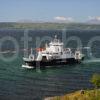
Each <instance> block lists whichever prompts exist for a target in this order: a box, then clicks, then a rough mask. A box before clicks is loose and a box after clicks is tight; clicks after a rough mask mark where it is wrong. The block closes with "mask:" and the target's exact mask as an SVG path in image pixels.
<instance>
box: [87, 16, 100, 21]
mask: <svg viewBox="0 0 100 100" xmlns="http://www.w3.org/2000/svg"><path fill="white" fill-rule="evenodd" d="M88 19H89V20H98V21H100V16H95V17H93V16H88Z"/></svg>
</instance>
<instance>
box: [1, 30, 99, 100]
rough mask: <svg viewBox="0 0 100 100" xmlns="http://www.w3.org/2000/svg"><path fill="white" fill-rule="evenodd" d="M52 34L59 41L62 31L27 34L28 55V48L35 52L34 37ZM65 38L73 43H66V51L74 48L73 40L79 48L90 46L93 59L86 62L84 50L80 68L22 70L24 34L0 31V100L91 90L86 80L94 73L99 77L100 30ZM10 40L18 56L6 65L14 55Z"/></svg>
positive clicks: (74, 32)
mask: <svg viewBox="0 0 100 100" xmlns="http://www.w3.org/2000/svg"><path fill="white" fill-rule="evenodd" d="M55 34H57V35H58V36H59V37H60V38H61V36H62V31H61V30H28V36H29V37H32V41H30V42H29V52H30V48H31V47H33V48H35V45H36V38H37V37H38V38H40V39H41V38H43V37H44V36H47V37H54V35H55ZM65 34H66V40H67V39H69V38H70V37H72V38H73V37H74V40H70V41H69V42H68V44H67V47H71V48H73V49H74V48H76V47H77V42H76V41H75V38H76V37H77V38H79V39H80V40H81V42H82V45H83V47H87V45H88V44H89V43H90V44H91V53H92V55H93V56H94V57H95V58H92V59H91V58H89V56H88V55H87V49H83V52H84V53H85V54H86V57H85V61H84V62H83V63H81V64H80V65H64V66H54V68H46V69H42V70H40V69H36V70H26V69H23V68H22V67H21V65H22V63H23V60H22V57H23V56H24V54H23V52H24V51H23V48H24V42H23V39H22V38H23V37H24V30H20V29H17V30H15V29H13V30H11V29H8V30H7V29H6V30H4V29H0V56H1V57H0V100H42V99H43V98H44V97H48V96H55V95H63V94H66V93H69V92H72V91H76V90H80V89H87V88H91V89H92V88H93V85H92V84H91V83H90V81H89V80H90V78H91V76H92V75H93V74H94V73H100V60H99V58H100V41H99V40H100V39H99V37H100V30H67V31H66V32H65ZM9 36H10V39H8V38H9ZM11 37H12V39H11ZM7 39H8V40H7ZM61 39H62V38H61ZM13 40H15V41H16V43H17V45H18V47H19V48H18V50H19V52H18V55H17V57H16V58H15V59H14V60H12V61H10V60H8V61H7V59H10V58H11V57H12V56H13V55H14V54H16V52H15V51H14V48H15V45H14V43H13ZM91 41H92V42H91ZM47 42H48V41H47ZM43 45H44V42H43V44H42V46H43ZM91 53H90V54H91ZM1 54H2V55H1ZM2 56H3V57H4V59H3V58H2ZM97 58H98V59H97ZM5 59H6V60H5Z"/></svg>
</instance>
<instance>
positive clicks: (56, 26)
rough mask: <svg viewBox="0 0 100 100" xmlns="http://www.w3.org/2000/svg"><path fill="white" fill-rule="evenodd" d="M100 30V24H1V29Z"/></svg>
mask: <svg viewBox="0 0 100 100" xmlns="http://www.w3.org/2000/svg"><path fill="white" fill-rule="evenodd" d="M64 28H66V29H86V30H87V29H100V24H96V25H95V24H86V23H53V22H51V23H50V22H45V23H43V22H40V23H39V22H38V23H30V22H1V23H0V29H64Z"/></svg>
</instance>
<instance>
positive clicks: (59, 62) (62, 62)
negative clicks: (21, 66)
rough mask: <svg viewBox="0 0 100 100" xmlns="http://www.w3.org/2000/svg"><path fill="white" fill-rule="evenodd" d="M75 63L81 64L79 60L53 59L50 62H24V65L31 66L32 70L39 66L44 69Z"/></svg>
mask: <svg viewBox="0 0 100 100" xmlns="http://www.w3.org/2000/svg"><path fill="white" fill-rule="evenodd" d="M82 60H83V58H82ZM77 63H81V60H76V59H74V58H68V59H55V60H50V61H25V64H26V65H28V66H33V67H34V68H35V67H39V66H40V67H44V66H53V65H67V64H77Z"/></svg>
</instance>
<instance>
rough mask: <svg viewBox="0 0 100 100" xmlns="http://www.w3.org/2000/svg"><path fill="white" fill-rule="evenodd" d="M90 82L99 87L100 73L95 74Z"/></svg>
mask: <svg viewBox="0 0 100 100" xmlns="http://www.w3.org/2000/svg"><path fill="white" fill-rule="evenodd" d="M90 82H91V83H92V84H94V86H95V88H99V87H100V74H97V73H96V74H93V76H92V78H91V80H90Z"/></svg>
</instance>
